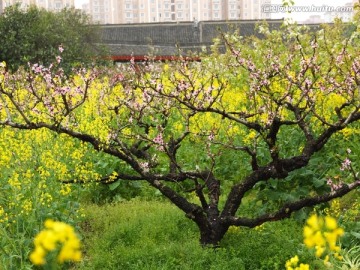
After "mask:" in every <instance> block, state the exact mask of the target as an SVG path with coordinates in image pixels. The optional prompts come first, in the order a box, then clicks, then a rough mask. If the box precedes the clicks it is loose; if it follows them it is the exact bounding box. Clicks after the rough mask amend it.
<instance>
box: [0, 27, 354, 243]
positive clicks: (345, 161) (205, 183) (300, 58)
mask: <svg viewBox="0 0 360 270" xmlns="http://www.w3.org/2000/svg"><path fill="white" fill-rule="evenodd" d="M355 26H356V25H355ZM354 29H355V30H354ZM354 29H352V28H351V29H350V30H349V28H347V27H345V26H343V25H342V24H335V25H333V26H332V27H326V26H324V27H322V28H319V29H307V28H306V27H299V26H296V25H288V26H286V27H285V26H284V27H283V28H281V29H279V30H273V31H270V30H269V29H268V28H267V26H266V25H261V26H260V27H259V37H251V38H247V39H245V38H243V37H242V36H241V32H240V33H231V34H223V35H222V36H221V37H220V38H219V39H218V40H217V41H216V43H215V44H214V46H213V52H212V54H211V55H207V56H203V57H202V58H201V62H191V61H187V60H186V59H185V58H184V59H182V60H180V61H174V62H169V63H155V62H153V61H151V59H149V61H148V62H147V63H146V64H138V65H136V64H135V63H130V64H129V65H124V66H122V67H119V68H117V69H112V70H101V69H100V68H94V69H92V70H85V69H82V70H77V71H74V73H73V74H72V75H71V76H67V75H65V74H64V72H63V71H62V69H61V60H60V61H59V63H57V64H55V65H53V66H50V67H44V66H39V65H33V66H31V71H30V72H27V73H26V72H21V71H18V72H17V73H15V74H10V73H8V72H6V69H4V67H3V68H2V69H1V74H0V124H1V126H3V128H15V129H21V130H33V129H37V130H40V129H47V130H50V131H52V132H54V133H59V134H63V135H67V136H69V137H72V138H75V139H78V140H80V141H82V142H83V143H84V144H88V145H91V146H92V147H93V148H94V149H95V150H97V151H99V152H100V153H103V154H100V153H99V159H102V158H104V154H106V155H108V156H112V157H113V158H114V159H115V160H117V161H116V166H115V165H114V166H113V168H114V169H113V172H112V173H110V174H108V175H101V173H99V172H94V174H91V175H93V176H94V177H93V178H91V177H87V176H86V177H85V176H84V177H81V175H74V176H73V178H69V179H59V180H61V181H63V182H66V183H74V182H84V181H91V180H93V181H98V182H101V183H104V184H108V185H111V187H112V189H115V188H116V187H118V186H119V183H121V182H122V181H131V182H132V181H142V182H147V183H148V185H150V186H151V187H153V188H155V189H156V190H158V192H160V193H161V194H162V195H163V196H165V197H166V198H168V199H169V200H170V201H171V202H172V203H173V204H175V205H176V206H177V207H178V208H179V209H181V210H182V211H183V212H184V213H185V214H186V217H188V218H189V219H191V220H193V221H194V222H195V223H196V224H197V226H198V228H199V230H200V242H201V244H203V245H217V244H219V242H220V240H221V239H222V238H223V236H224V235H225V233H226V232H227V230H228V229H229V227H230V226H245V227H256V226H259V225H261V224H263V223H264V222H268V221H276V220H280V219H283V218H287V217H290V216H291V215H292V213H294V212H297V211H299V210H301V209H304V208H306V207H312V206H314V205H317V204H321V203H325V202H328V201H330V200H332V199H334V198H338V197H341V196H343V195H345V194H347V193H349V192H351V191H352V190H355V189H357V188H358V187H359V186H360V179H359V177H358V174H357V170H358V164H357V160H356V159H354V157H356V155H357V152H356V151H358V150H357V148H355V147H354V146H355V145H356V144H354V143H355V141H354V138H355V139H356V138H357V136H358V135H359V134H358V133H359V131H358V127H359V124H358V120H359V119H360V112H359V108H360V99H359V98H360V92H359V85H360V54H359V52H360V50H359V42H358V38H359V33H360V32H359V31H358V30H357V29H356V27H354ZM59 59H60V58H59ZM4 65H5V64H3V66H4ZM44 143H46V142H45V141H44ZM94 162H95V161H94ZM80 165H81V164H79V166H80ZM108 165H109V166H112V165H111V164H108ZM340 168H341V169H342V170H340ZM94 170H95V168H94ZM95 175H96V177H95ZM67 176H68V174H67Z"/></svg>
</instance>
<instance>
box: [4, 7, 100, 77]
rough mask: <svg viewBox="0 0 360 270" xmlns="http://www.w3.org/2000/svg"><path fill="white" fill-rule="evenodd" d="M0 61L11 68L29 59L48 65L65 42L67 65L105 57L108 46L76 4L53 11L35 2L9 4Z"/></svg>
mask: <svg viewBox="0 0 360 270" xmlns="http://www.w3.org/2000/svg"><path fill="white" fill-rule="evenodd" d="M0 39H1V40H2V41H1V44H0V61H5V62H6V63H7V67H8V68H9V69H10V70H13V71H14V70H17V69H18V68H19V67H20V66H27V65H28V63H29V62H30V63H38V64H42V65H49V64H50V63H52V62H53V61H54V59H55V57H57V56H58V55H59V52H58V47H59V46H62V47H63V48H64V49H66V50H65V51H64V53H63V54H62V57H63V58H64V59H65V63H64V65H65V69H66V70H69V69H70V68H71V67H72V66H77V65H79V64H85V65H89V64H91V63H96V62H99V63H100V61H104V58H103V56H104V55H105V49H104V48H102V47H101V46H99V45H98V44H99V40H100V35H99V34H98V31H97V28H96V25H91V20H90V18H89V16H88V15H86V14H85V13H83V12H82V11H80V10H76V9H74V8H66V9H63V10H61V11H59V12H51V11H47V10H45V9H42V8H38V7H36V6H30V7H28V8H26V9H22V8H21V7H20V5H19V4H16V5H12V6H9V7H7V8H6V9H5V11H4V13H3V14H1V15H0Z"/></svg>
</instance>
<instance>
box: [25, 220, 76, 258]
mask: <svg viewBox="0 0 360 270" xmlns="http://www.w3.org/2000/svg"><path fill="white" fill-rule="evenodd" d="M34 245H35V249H34V251H33V252H32V253H31V254H30V260H31V262H32V263H33V264H34V265H44V264H45V263H46V255H47V254H48V253H49V252H55V251H57V252H58V253H57V262H58V263H64V262H65V261H80V260H81V251H80V240H79V238H78V237H77V236H76V234H75V231H74V228H73V227H71V226H70V225H68V224H66V223H63V222H58V221H53V220H51V219H48V220H46V221H45V229H44V230H42V231H41V232H40V233H39V234H38V235H37V236H36V237H35V239H34Z"/></svg>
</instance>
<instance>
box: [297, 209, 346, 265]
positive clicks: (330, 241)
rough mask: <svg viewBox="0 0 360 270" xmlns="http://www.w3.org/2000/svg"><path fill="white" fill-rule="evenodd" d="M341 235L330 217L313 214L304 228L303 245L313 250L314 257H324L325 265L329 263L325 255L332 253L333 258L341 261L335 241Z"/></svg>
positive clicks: (327, 256)
mask: <svg viewBox="0 0 360 270" xmlns="http://www.w3.org/2000/svg"><path fill="white" fill-rule="evenodd" d="M343 234H344V230H343V229H342V228H339V227H338V225H337V222H336V219H335V218H333V217H330V216H326V217H325V218H323V217H319V216H318V215H316V214H313V215H312V216H310V217H309V219H308V220H307V225H306V226H305V227H304V243H305V245H306V246H307V247H308V248H313V247H314V248H315V255H316V257H318V258H320V257H322V256H323V255H325V257H324V262H325V263H327V262H328V261H329V254H327V253H333V255H334V257H336V258H338V259H341V256H340V255H339V253H338V252H339V251H340V247H339V246H337V241H338V239H339V237H340V236H342V235H343Z"/></svg>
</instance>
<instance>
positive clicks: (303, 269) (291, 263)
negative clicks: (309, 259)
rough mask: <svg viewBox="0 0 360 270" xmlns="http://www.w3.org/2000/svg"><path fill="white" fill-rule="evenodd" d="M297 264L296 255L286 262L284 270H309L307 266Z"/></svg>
mask: <svg viewBox="0 0 360 270" xmlns="http://www.w3.org/2000/svg"><path fill="white" fill-rule="evenodd" d="M298 263H299V257H298V255H296V256H294V257H292V258H291V259H290V260H288V261H286V264H285V267H286V270H309V269H310V266H309V265H308V264H304V263H300V265H299V266H298Z"/></svg>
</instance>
